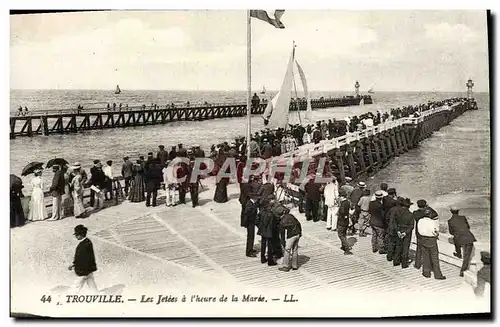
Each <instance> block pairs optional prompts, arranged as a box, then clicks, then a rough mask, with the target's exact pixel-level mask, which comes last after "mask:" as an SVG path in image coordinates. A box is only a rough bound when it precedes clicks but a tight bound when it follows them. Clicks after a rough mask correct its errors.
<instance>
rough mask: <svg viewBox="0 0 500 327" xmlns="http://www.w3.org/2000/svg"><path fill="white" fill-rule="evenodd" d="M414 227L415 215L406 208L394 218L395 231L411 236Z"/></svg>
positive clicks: (402, 208)
mask: <svg viewBox="0 0 500 327" xmlns="http://www.w3.org/2000/svg"><path fill="white" fill-rule="evenodd" d="M414 225H415V220H414V219H413V215H412V213H411V212H410V210H408V208H406V207H401V210H399V211H398V212H397V214H396V215H395V216H394V226H395V231H396V232H398V231H399V232H400V233H406V235H411V232H412V231H413V226H414Z"/></svg>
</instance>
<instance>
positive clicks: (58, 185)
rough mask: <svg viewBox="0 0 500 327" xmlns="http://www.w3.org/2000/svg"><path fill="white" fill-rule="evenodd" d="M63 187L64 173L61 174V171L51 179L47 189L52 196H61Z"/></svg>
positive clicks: (64, 182) (64, 184)
mask: <svg viewBox="0 0 500 327" xmlns="http://www.w3.org/2000/svg"><path fill="white" fill-rule="evenodd" d="M103 174H104V173H103ZM65 186H66V181H65V179H64V173H63V172H62V170H58V171H56V172H55V174H54V177H53V178H52V185H51V186H50V189H49V191H50V192H51V194H52V196H59V195H63V194H64V187H65Z"/></svg>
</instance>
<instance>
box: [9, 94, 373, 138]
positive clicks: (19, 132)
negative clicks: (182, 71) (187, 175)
mask: <svg viewBox="0 0 500 327" xmlns="http://www.w3.org/2000/svg"><path fill="white" fill-rule="evenodd" d="M361 99H362V98H356V97H345V98H333V99H313V100H311V106H312V108H313V109H321V108H330V107H345V106H354V105H359V102H360V101H361ZM363 99H364V102H365V104H370V103H372V99H371V97H369V96H366V97H364V98H363ZM298 106H299V109H300V110H306V103H305V101H299V103H298ZM265 108H266V104H262V103H261V104H260V105H259V106H257V107H253V108H252V109H251V110H252V114H253V115H262V114H263V113H264V110H265ZM290 110H292V111H293V110H297V109H296V106H295V103H293V102H292V103H291V104H290ZM246 114H247V106H246V104H216V105H193V106H189V107H180V108H172V107H167V106H165V107H163V108H160V107H156V108H143V107H130V108H124V107H123V108H115V109H105V108H104V109H80V110H78V109H65V110H59V111H58V110H55V111H44V112H43V111H32V112H29V114H28V115H26V116H11V117H10V138H16V137H19V136H35V135H46V136H47V135H52V134H68V133H79V132H84V131H89V130H99V129H109V128H125V127H135V126H147V125H161V124H166V123H170V122H176V121H201V120H208V119H217V118H233V117H243V116H245V115H246Z"/></svg>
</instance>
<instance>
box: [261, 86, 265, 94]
mask: <svg viewBox="0 0 500 327" xmlns="http://www.w3.org/2000/svg"><path fill="white" fill-rule="evenodd" d="M260 94H266V87H265V86H264V85H262V91H260Z"/></svg>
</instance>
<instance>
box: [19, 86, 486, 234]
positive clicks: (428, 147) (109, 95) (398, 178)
mask: <svg viewBox="0 0 500 327" xmlns="http://www.w3.org/2000/svg"><path fill="white" fill-rule="evenodd" d="M273 93H275V92H272V91H268V94H266V95H265V96H266V97H268V98H269V97H271V96H272V95H273ZM344 95H347V92H311V97H312V98H319V97H342V96H344ZM299 96H301V95H300V94H299ZM465 96H466V94H465V92H456V93H453V92H452V93H445V92H377V93H375V94H373V95H372V98H373V102H374V103H373V104H371V105H361V106H353V107H345V108H326V109H318V110H315V111H314V112H313V117H314V119H315V120H322V119H330V118H336V119H342V118H345V117H347V116H353V115H358V114H361V113H363V112H367V111H372V112H375V111H377V110H380V111H382V112H385V111H388V110H390V109H391V108H396V107H401V106H405V105H415V104H420V103H424V102H427V101H432V100H443V99H447V98H450V97H465ZM474 97H475V99H476V101H477V103H478V107H479V110H477V111H469V112H465V113H464V114H463V115H462V116H460V117H458V118H457V119H455V120H454V121H452V122H451V123H450V125H448V126H445V127H443V128H441V129H440V130H439V131H437V132H435V133H434V134H433V135H432V137H430V138H429V139H427V140H425V141H423V142H422V143H420V145H419V146H418V147H417V148H416V149H412V150H410V151H409V152H407V153H405V154H403V155H401V156H399V157H397V158H396V159H395V160H394V161H393V162H392V163H391V164H390V165H389V166H388V167H386V168H385V169H383V170H381V171H380V172H379V173H377V174H376V175H375V176H373V177H371V178H369V180H367V181H366V182H367V184H368V186H369V187H370V188H371V190H372V191H375V190H377V189H378V186H379V185H380V183H382V182H386V183H388V184H389V185H390V186H389V187H395V188H396V190H397V192H398V194H399V195H402V196H405V197H409V198H410V199H412V202H415V203H416V201H417V200H418V199H426V200H427V202H428V203H429V204H430V205H431V206H432V207H433V208H435V209H436V210H437V211H438V212H439V214H440V220H441V221H442V223H445V221H446V220H447V219H448V218H449V217H450V213H449V211H448V208H449V206H451V205H458V206H459V207H460V208H461V213H462V214H465V215H466V216H467V217H468V218H469V223H470V225H471V229H472V231H473V233H474V235H475V236H476V238H477V239H478V241H480V242H485V243H489V242H490V230H491V228H490V218H491V216H490V206H491V191H490V187H491V185H490V184H491V182H490V181H491V171H490V166H491V152H490V145H491V134H490V103H489V93H475V94H474ZM245 98H246V92H245V91H241V92H239V91H143V90H140V91H132V90H123V92H122V93H121V94H119V95H115V94H113V91H103V90H11V91H10V111H11V112H13V113H15V112H16V111H17V108H18V107H19V106H22V107H23V108H24V107H28V108H29V109H30V110H46V111H52V110H55V111H58V110H61V109H70V108H72V109H75V108H76V107H77V106H78V105H82V106H83V107H84V108H104V107H105V106H106V105H107V104H108V103H110V104H112V103H116V104H117V105H119V104H120V103H122V105H123V106H125V104H128V105H129V106H138V105H142V104H145V105H146V106H150V105H151V104H152V103H154V104H158V105H160V106H165V105H167V104H170V103H175V104H176V105H177V106H180V105H182V104H184V103H186V102H187V101H189V102H190V103H191V105H194V104H196V103H204V102H205V101H206V102H209V103H245ZM300 115H301V116H302V117H300V116H299V113H297V112H292V113H291V117H290V119H291V123H297V122H302V120H303V113H300ZM246 126H247V121H246V118H245V117H241V118H226V119H215V120H207V121H200V122H174V123H169V124H166V125H156V126H141V127H132V128H120V129H109V130H99V131H97V130H96V131H89V132H83V133H78V134H68V135H51V136H35V137H32V138H29V137H18V138H16V139H12V140H10V170H11V173H12V174H16V175H17V176H21V171H22V169H23V167H24V166H25V165H26V164H28V163H29V162H32V161H41V162H47V161H48V160H50V159H52V158H55V157H62V158H65V159H66V160H67V161H68V162H70V163H74V162H79V163H81V165H82V167H83V168H84V169H85V170H87V171H88V170H89V169H90V167H91V166H92V162H93V160H94V159H100V160H102V161H106V160H113V162H114V164H115V165H116V168H115V171H116V172H115V174H117V173H119V171H120V169H121V162H122V158H123V157H124V156H125V155H128V156H129V157H130V158H131V159H133V160H135V159H137V158H138V157H139V155H144V156H145V155H146V154H147V153H148V152H150V151H154V152H156V151H157V149H158V145H160V144H162V145H165V147H166V148H167V149H170V146H173V145H177V144H179V143H183V144H184V145H185V146H190V145H194V144H199V145H200V146H201V147H202V148H203V149H205V150H206V151H207V150H208V149H209V148H210V145H211V144H217V143H220V142H224V141H228V142H230V141H231V140H234V138H235V137H237V136H240V135H241V136H243V135H245V133H246ZM251 126H252V131H257V130H260V129H263V128H264V124H263V121H262V118H261V117H259V116H254V117H252V125H251ZM31 178H32V176H27V177H23V181H24V185H25V189H24V192H25V194H27V195H28V194H29V193H30V191H31V186H30V180H31ZM43 178H44V181H45V188H48V186H49V185H50V182H51V179H52V172H51V171H50V170H46V171H45V172H44V174H43Z"/></svg>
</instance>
